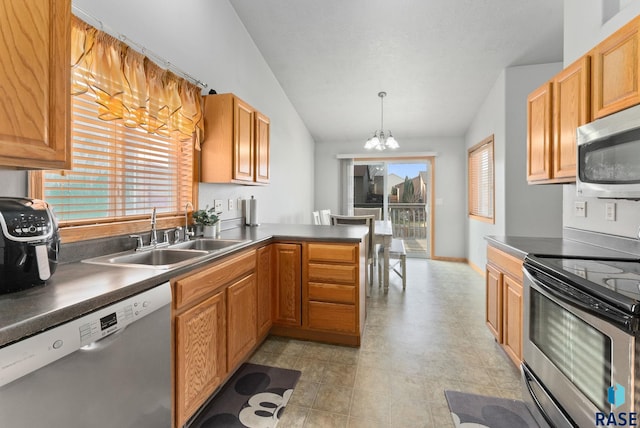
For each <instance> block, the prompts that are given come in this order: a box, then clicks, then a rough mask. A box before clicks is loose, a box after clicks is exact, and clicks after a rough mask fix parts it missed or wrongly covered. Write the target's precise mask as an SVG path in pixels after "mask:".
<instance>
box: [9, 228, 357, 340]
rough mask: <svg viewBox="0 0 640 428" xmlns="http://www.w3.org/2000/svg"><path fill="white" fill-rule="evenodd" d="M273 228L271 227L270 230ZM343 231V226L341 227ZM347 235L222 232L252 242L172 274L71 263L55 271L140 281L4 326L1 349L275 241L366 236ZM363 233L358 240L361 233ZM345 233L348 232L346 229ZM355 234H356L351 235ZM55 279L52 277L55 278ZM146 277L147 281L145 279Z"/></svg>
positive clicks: (27, 294) (30, 294) (30, 293)
mask: <svg viewBox="0 0 640 428" xmlns="http://www.w3.org/2000/svg"><path fill="white" fill-rule="evenodd" d="M287 226H291V227H292V228H296V226H297V228H298V229H300V226H307V225H277V229H279V228H286V227H287ZM273 227H274V226H272V228H273ZM341 227H344V226H341ZM349 229H350V232H352V233H348V234H341V235H340V236H332V234H326V233H323V234H319V235H321V236H318V235H316V236H314V235H311V234H306V233H295V232H294V233H287V232H286V231H284V230H283V231H279V230H278V231H277V230H273V231H269V227H264V228H262V229H259V230H258V231H257V236H256V231H255V229H254V230H253V231H249V232H247V231H246V229H245V228H241V230H235V229H232V230H229V231H223V233H222V235H221V239H237V238H238V237H239V236H245V234H247V233H251V234H252V235H251V236H254V237H253V238H249V240H248V242H247V243H246V244H245V245H242V246H239V247H235V248H233V249H232V250H230V251H227V252H222V253H220V254H216V255H215V256H212V257H211V258H207V259H204V260H200V261H198V262H195V263H194V264H193V265H189V266H184V267H180V268H177V269H173V270H171V271H167V272H162V271H159V270H153V269H140V268H123V267H111V266H98V265H89V264H86V263H83V262H80V261H78V262H71V263H66V264H63V265H60V266H59V267H58V269H59V270H61V271H64V270H68V269H69V268H70V267H73V266H75V267H78V268H79V267H80V266H82V269H81V270H84V271H88V270H89V271H93V272H95V273H96V274H100V273H101V272H102V273H105V274H106V273H108V274H115V275H119V276H124V277H126V276H128V275H129V276H132V277H135V276H138V277H142V278H140V279H132V280H131V282H127V284H126V285H122V286H120V287H115V288H113V289H112V290H109V291H106V292H104V293H100V294H98V295H95V296H93V297H89V298H86V299H83V300H81V301H78V302H75V303H72V304H70V305H68V306H63V307H59V308H55V309H52V310H45V311H43V312H42V313H39V314H37V315H33V316H29V317H26V318H24V319H19V320H16V322H15V323H8V324H6V325H2V326H0V348H2V347H5V346H8V345H11V344H12V343H15V342H18V341H20V340H22V339H24V338H27V337H30V336H33V335H36V334H38V333H41V332H43V331H46V330H49V329H51V328H54V327H56V326H59V325H61V324H64V323H66V322H69V321H72V320H74V319H76V318H79V317H82V316H84V315H86V314H88V313H90V312H93V311H95V310H98V309H100V308H103V307H106V306H108V305H110V304H112V303H115V302H118V301H120V300H123V299H126V298H128V297H130V296H133V295H136V294H139V293H141V292H143V291H146V290H148V289H151V288H153V287H155V286H157V285H159V284H162V283H164V282H166V281H169V280H170V279H171V278H175V277H178V276H180V275H184V274H185V273H188V272H190V271H193V270H196V269H199V268H201V267H204V266H206V265H208V264H210V263H214V262H215V261H216V260H219V259H222V258H226V257H229V256H232V255H233V254H236V253H240V252H242V251H245V250H248V249H250V248H252V247H255V248H259V247H260V246H263V245H268V244H270V243H272V242H278V241H294V242H345V243H346V242H354V243H355V242H360V241H361V240H362V238H363V237H364V236H365V235H366V234H367V230H366V228H364V227H363V226H350V227H349ZM361 229H362V231H364V232H365V233H363V234H362V236H360V230H361ZM317 230H320V231H322V232H328V231H329V230H328V229H326V230H322V229H317ZM345 230H347V229H345ZM353 231H356V232H353ZM54 276H55V274H54ZM145 276H146V277H145ZM58 286H59V287H64V286H65V284H64V281H63V283H62V284H60V285H58ZM45 287H50V285H49V284H46V285H42V286H37V287H33V288H31V289H29V290H25V291H22V292H17V293H12V294H5V295H0V299H2V298H3V297H5V298H6V299H8V300H10V299H11V298H12V295H18V293H24V294H23V295H21V297H22V298H34V299H36V298H37V295H38V294H41V293H42V291H43V290H47V289H46V288H45Z"/></svg>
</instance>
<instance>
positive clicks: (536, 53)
mask: <svg viewBox="0 0 640 428" xmlns="http://www.w3.org/2000/svg"><path fill="white" fill-rule="evenodd" d="M230 2H231V4H232V6H233V7H234V8H235V10H236V12H237V13H238V16H239V17H240V19H241V20H242V22H243V23H244V25H245V27H246V28H247V30H248V32H249V34H250V35H251V37H252V38H253V40H254V41H255V43H256V45H257V47H258V49H259V50H260V51H261V53H262V55H263V56H264V58H265V60H266V61H267V63H268V64H269V66H270V67H271V69H272V71H273V73H274V75H275V77H276V78H277V79H278V81H279V82H280V84H281V86H282V88H283V89H284V91H285V93H286V94H287V95H288V97H289V99H290V100H291V102H292V103H293V105H294V107H295V108H296V110H297V111H298V113H299V114H300V116H301V118H302V120H303V121H304V122H305V124H306V125H307V127H308V129H309V130H310V132H311V134H312V135H313V138H314V139H315V140H316V142H323V141H353V140H356V141H357V140H362V141H363V143H364V141H365V140H366V139H367V138H368V137H370V136H371V134H372V133H373V132H374V131H375V130H376V129H378V128H379V127H380V99H379V98H378V95H377V94H378V92H380V91H386V92H387V94H388V95H387V97H386V98H385V99H384V125H385V129H390V130H391V131H393V134H394V136H395V137H396V139H397V140H398V141H400V142H401V141H402V139H403V138H413V137H424V136H462V135H464V133H465V131H466V129H467V128H468V126H469V124H470V121H471V120H472V118H473V116H474V114H475V112H476V111H477V110H478V108H479V107H480V105H481V103H482V101H483V100H484V99H485V97H486V96H487V94H488V93H489V90H490V89H491V87H492V86H493V84H494V83H495V81H496V79H497V77H498V76H499V74H500V72H501V71H502V70H503V69H505V68H506V67H510V66H518V65H530V64H541V63H548V62H559V61H562V47H563V31H562V29H563V1H560V0H535V1H531V0H260V1H255V0H230Z"/></svg>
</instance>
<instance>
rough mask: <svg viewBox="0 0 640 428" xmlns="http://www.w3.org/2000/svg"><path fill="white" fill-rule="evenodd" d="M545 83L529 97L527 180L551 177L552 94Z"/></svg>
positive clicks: (548, 84) (549, 86) (550, 86)
mask: <svg viewBox="0 0 640 428" xmlns="http://www.w3.org/2000/svg"><path fill="white" fill-rule="evenodd" d="M551 88H552V85H551V83H550V82H547V83H545V84H544V85H542V86H540V87H539V88H538V89H536V90H535V91H533V92H532V93H531V94H529V97H528V98H527V180H528V181H530V182H531V181H540V180H548V179H550V178H551V118H552V115H551V94H552V92H551V91H552V89H551Z"/></svg>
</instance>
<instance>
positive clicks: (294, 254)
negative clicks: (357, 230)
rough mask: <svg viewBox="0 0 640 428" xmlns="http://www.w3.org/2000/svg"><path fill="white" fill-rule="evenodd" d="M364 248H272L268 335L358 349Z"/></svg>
mask: <svg viewBox="0 0 640 428" xmlns="http://www.w3.org/2000/svg"><path fill="white" fill-rule="evenodd" d="M364 245H365V243H364V241H363V242H361V243H339V242H302V243H300V244H298V243H277V244H274V252H273V256H274V259H275V260H274V264H273V266H274V273H273V275H274V278H275V280H274V288H273V290H274V298H273V300H272V301H273V307H274V311H273V314H274V321H273V326H272V328H271V333H272V334H276V335H280V336H287V337H294V338H297V339H304V340H315V341H320V342H327V343H336V344H341V345H350V346H359V345H360V338H361V336H362V331H363V328H364V321H365V309H366V307H365V288H364V287H365V275H366V269H365V267H364V266H365V263H366V260H365V249H364Z"/></svg>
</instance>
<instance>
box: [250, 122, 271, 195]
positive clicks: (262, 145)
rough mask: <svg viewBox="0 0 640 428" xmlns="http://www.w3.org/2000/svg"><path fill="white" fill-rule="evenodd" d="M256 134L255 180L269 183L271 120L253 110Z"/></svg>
mask: <svg viewBox="0 0 640 428" xmlns="http://www.w3.org/2000/svg"><path fill="white" fill-rule="evenodd" d="M254 115H255V134H256V143H255V145H256V156H255V159H256V182H258V183H264V184H266V183H269V174H270V165H271V160H270V157H269V156H270V150H269V149H270V135H271V132H270V130H271V121H270V120H269V118H268V117H267V116H265V115H264V114H262V113H260V112H255V114H254Z"/></svg>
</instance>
